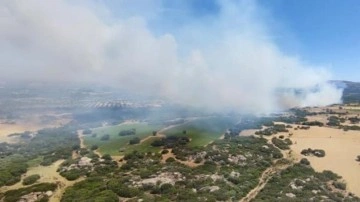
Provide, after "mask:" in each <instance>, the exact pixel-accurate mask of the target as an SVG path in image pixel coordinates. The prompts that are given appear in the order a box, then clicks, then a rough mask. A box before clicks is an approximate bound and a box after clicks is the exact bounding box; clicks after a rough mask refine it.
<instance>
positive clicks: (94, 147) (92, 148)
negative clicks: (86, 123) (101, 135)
mask: <svg viewBox="0 0 360 202" xmlns="http://www.w3.org/2000/svg"><path fill="white" fill-rule="evenodd" d="M98 148H99V146H97V145H96V144H94V145H92V146H91V148H90V149H91V150H97V149H98Z"/></svg>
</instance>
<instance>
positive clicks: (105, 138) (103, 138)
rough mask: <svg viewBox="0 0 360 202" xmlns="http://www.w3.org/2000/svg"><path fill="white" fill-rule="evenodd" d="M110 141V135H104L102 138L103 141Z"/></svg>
mask: <svg viewBox="0 0 360 202" xmlns="http://www.w3.org/2000/svg"><path fill="white" fill-rule="evenodd" d="M109 139H110V135H109V134H106V135H103V136H102V137H101V138H100V140H101V141H107V140H109Z"/></svg>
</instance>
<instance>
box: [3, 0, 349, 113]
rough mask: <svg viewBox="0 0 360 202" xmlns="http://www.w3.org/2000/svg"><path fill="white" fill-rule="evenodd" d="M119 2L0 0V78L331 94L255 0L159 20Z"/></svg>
mask: <svg viewBox="0 0 360 202" xmlns="http://www.w3.org/2000/svg"><path fill="white" fill-rule="evenodd" d="M121 2H122V3H121V4H119V8H118V10H119V11H118V12H119V13H114V11H113V10H112V11H110V10H109V8H107V7H106V5H105V4H102V3H101V1H94V2H89V1H76V3H75V2H74V1H66V0H64V1H60V0H52V1H42V0H3V1H1V2H0V15H1V17H0V44H1V46H0V71H1V77H3V78H7V79H16V80H44V81H54V82H79V81H81V82H99V83H102V84H107V85H113V86H117V87H119V88H122V89H128V90H132V91H135V92H137V93H147V94H151V95H154V96H158V97H159V98H168V99H172V100H173V101H174V100H175V101H177V102H180V103H185V104H189V105H192V106H200V107H204V108H209V109H214V110H222V109H231V110H238V111H243V112H271V111H274V110H280V109H283V108H286V107H293V106H308V105H327V104H332V103H337V102H340V99H341V95H342V90H341V89H337V88H335V87H333V86H332V85H330V84H329V83H328V82H327V81H328V80H329V79H331V75H330V74H329V73H328V72H327V71H326V70H325V68H322V67H314V66H311V65H308V64H305V63H304V62H302V60H301V59H300V58H298V57H294V56H290V55H287V54H286V53H284V52H282V51H281V50H280V48H279V47H278V46H277V44H276V43H275V42H274V40H273V37H272V33H271V29H269V24H268V23H269V21H268V20H266V17H267V16H266V15H263V14H264V12H263V11H262V9H261V8H260V7H259V5H257V4H256V2H255V1H240V2H234V1H219V2H218V4H219V11H218V13H217V14H216V15H214V16H211V17H198V18H191V19H185V17H184V19H183V22H184V23H181V24H179V25H169V24H167V25H165V24H164V25H163V26H162V25H161V23H166V22H165V21H163V20H161V19H163V18H166V16H164V15H163V14H164V12H165V13H166V9H167V8H165V7H164V5H163V4H162V2H161V1H154V2H153V3H154V4H153V5H152V7H151V8H149V9H144V7H142V8H139V10H138V11H139V12H138V13H136V12H133V13H131V12H130V13H126V12H125V11H126V10H127V9H128V7H127V6H129V5H127V4H132V5H131V6H132V8H133V7H134V6H135V8H136V3H133V2H132V1H128V3H126V1H125V3H124V2H123V1H121ZM183 2H185V1H183ZM140 4H141V2H140ZM183 4H186V3H183ZM121 6H122V7H121ZM179 6H184V5H179ZM181 9H184V7H181ZM135 10H136V9H135ZM164 10H165V11H164ZM167 12H177V11H176V10H175V11H167ZM178 15H181V13H179V14H178ZM184 15H186V13H185V14H184ZM149 21H151V22H152V23H149ZM154 22H155V24H156V22H157V23H158V24H156V25H154V27H162V28H163V29H165V28H167V27H169V30H162V29H156V28H153V27H152V26H153V24H154Z"/></svg>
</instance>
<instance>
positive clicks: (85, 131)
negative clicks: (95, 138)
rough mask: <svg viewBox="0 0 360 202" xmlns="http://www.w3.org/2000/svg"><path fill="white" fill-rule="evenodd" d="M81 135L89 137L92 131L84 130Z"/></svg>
mask: <svg viewBox="0 0 360 202" xmlns="http://www.w3.org/2000/svg"><path fill="white" fill-rule="evenodd" d="M82 133H83V134H84V135H90V134H91V133H92V131H91V130H90V129H85V130H84V131H83V132H82Z"/></svg>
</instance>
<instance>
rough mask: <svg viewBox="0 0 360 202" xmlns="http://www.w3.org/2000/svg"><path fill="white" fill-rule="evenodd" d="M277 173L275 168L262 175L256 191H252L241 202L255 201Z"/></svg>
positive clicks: (268, 169)
mask: <svg viewBox="0 0 360 202" xmlns="http://www.w3.org/2000/svg"><path fill="white" fill-rule="evenodd" d="M275 173H276V169H274V167H270V168H267V169H266V170H265V171H264V172H263V173H262V175H261V177H260V179H259V183H258V185H256V187H255V188H254V189H252V190H251V191H250V192H249V193H248V194H247V195H246V196H245V197H244V198H242V199H241V200H240V202H248V201H251V200H253V199H254V198H255V197H256V196H257V195H258V193H259V192H260V191H261V190H262V189H263V188H264V187H265V185H266V183H267V182H268V181H269V180H270V179H271V177H272V176H273V175H274V174H275Z"/></svg>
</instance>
